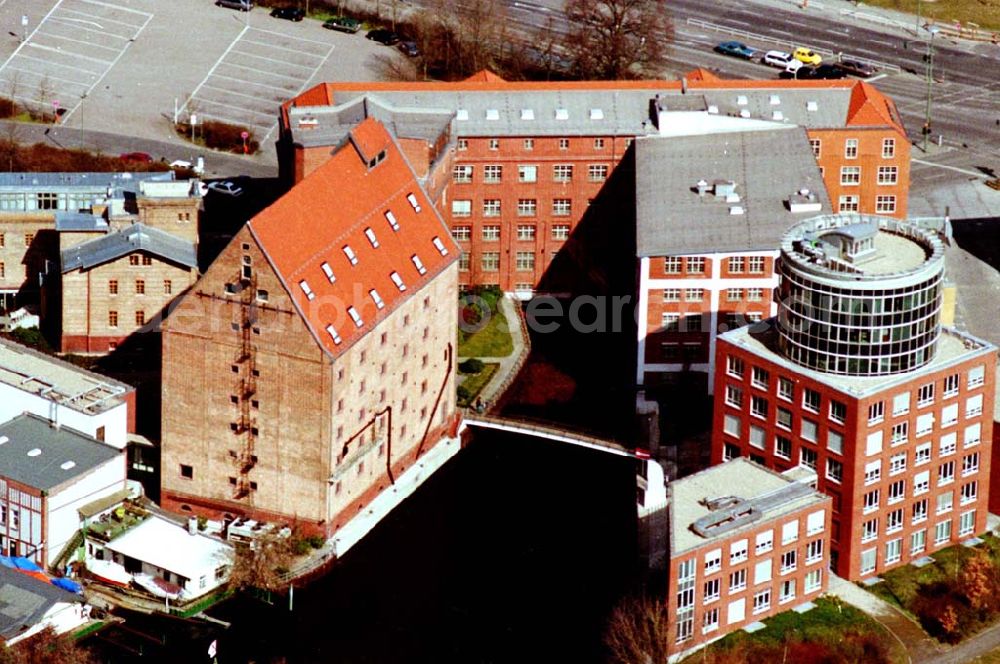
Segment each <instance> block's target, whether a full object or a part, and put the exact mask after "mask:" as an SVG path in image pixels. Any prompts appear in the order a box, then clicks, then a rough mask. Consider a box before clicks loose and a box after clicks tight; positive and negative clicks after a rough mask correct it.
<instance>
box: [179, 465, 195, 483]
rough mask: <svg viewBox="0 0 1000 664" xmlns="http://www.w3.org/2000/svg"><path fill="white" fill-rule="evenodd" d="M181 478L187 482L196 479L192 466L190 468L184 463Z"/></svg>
mask: <svg viewBox="0 0 1000 664" xmlns="http://www.w3.org/2000/svg"><path fill="white" fill-rule="evenodd" d="M181 477H183V478H184V479H186V480H191V479H194V468H193V467H191V466H189V465H187V464H183V463H182V464H181Z"/></svg>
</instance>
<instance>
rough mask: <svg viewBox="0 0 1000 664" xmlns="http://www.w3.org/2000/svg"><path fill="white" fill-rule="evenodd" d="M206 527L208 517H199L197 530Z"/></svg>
mask: <svg viewBox="0 0 1000 664" xmlns="http://www.w3.org/2000/svg"><path fill="white" fill-rule="evenodd" d="M207 526H208V517H205V516H199V517H198V530H205V528H206V527H207Z"/></svg>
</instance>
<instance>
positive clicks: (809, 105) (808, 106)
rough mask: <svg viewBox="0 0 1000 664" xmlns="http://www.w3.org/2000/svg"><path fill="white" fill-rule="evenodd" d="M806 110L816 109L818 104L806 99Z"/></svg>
mask: <svg viewBox="0 0 1000 664" xmlns="http://www.w3.org/2000/svg"><path fill="white" fill-rule="evenodd" d="M806 110H807V111H818V110H819V104H817V103H816V102H814V101H807V102H806Z"/></svg>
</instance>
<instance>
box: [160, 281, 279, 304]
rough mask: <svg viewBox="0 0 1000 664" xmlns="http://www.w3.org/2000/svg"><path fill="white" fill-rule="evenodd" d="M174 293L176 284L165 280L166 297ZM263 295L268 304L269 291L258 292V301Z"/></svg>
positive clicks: (164, 291)
mask: <svg viewBox="0 0 1000 664" xmlns="http://www.w3.org/2000/svg"><path fill="white" fill-rule="evenodd" d="M173 292H174V284H173V282H172V281H170V279H164V280H163V294H164V295H171V294H173ZM261 293H264V294H265V296H264V298H263V299H264V301H265V302H266V301H267V295H266V293H267V291H257V299H258V300H259V299H261V298H260V294H261Z"/></svg>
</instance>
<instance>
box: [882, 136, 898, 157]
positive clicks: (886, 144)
mask: <svg viewBox="0 0 1000 664" xmlns="http://www.w3.org/2000/svg"><path fill="white" fill-rule="evenodd" d="M895 156H896V139H894V138H883V139H882V158H883V159H891V158H893V157H895Z"/></svg>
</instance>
